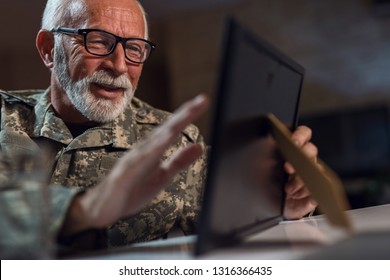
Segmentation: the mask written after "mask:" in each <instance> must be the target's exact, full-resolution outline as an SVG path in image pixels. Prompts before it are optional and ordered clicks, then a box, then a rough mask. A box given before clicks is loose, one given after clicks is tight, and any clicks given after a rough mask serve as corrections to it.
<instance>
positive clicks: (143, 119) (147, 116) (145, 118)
mask: <svg viewBox="0 0 390 280" xmlns="http://www.w3.org/2000/svg"><path fill="white" fill-rule="evenodd" d="M132 108H133V111H134V112H135V115H136V118H137V122H138V123H144V124H154V125H159V124H161V123H162V122H164V121H165V120H166V119H167V118H169V117H170V116H171V115H172V113H171V112H168V111H165V110H161V109H158V108H155V107H154V106H152V105H150V104H148V103H147V102H145V101H142V100H140V99H139V98H136V97H134V98H133V100H132ZM183 134H184V135H185V136H186V137H187V138H189V139H190V140H191V142H198V141H199V138H200V137H201V135H200V132H199V129H198V127H197V126H195V125H189V126H187V127H186V128H185V129H184V131H183Z"/></svg>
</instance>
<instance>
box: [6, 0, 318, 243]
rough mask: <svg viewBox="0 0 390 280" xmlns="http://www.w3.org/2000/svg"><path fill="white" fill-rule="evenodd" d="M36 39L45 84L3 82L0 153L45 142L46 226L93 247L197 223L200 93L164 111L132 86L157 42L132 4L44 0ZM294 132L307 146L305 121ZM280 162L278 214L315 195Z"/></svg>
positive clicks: (292, 212) (301, 210) (306, 204)
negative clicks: (282, 190) (49, 217)
mask: <svg viewBox="0 0 390 280" xmlns="http://www.w3.org/2000/svg"><path fill="white" fill-rule="evenodd" d="M36 46H37V49H38V51H39V54H40V56H41V58H42V61H43V63H44V64H45V65H46V67H47V68H48V69H49V70H50V72H51V82H50V87H49V88H48V89H47V90H46V91H22V92H17V91H13V92H1V102H2V113H1V114H2V115H1V137H0V138H1V139H0V141H1V146H2V149H3V152H4V153H5V155H6V156H7V157H9V158H12V156H13V154H14V153H16V152H17V151H19V150H20V148H23V149H31V150H36V149H39V148H41V147H44V148H45V150H46V151H47V152H48V160H47V170H50V184H51V185H59V186H62V187H53V188H54V190H55V191H53V195H52V203H53V209H54V212H55V213H54V219H55V221H53V225H55V226H53V232H54V233H55V234H58V236H60V237H61V238H60V239H61V241H62V242H65V243H67V244H72V245H75V246H79V245H86V244H87V243H89V244H88V247H94V248H96V247H99V246H101V245H102V246H119V245H123V244H129V243H132V242H140V241H147V240H152V239H156V238H159V237H162V236H164V235H166V234H167V233H168V232H169V231H171V230H172V229H173V228H175V227H179V228H181V230H183V232H185V233H194V232H196V220H197V216H198V214H199V210H200V202H201V195H202V187H203V183H204V177H205V169H206V166H205V165H206V164H205V153H204V148H205V144H204V142H203V140H202V136H201V135H200V134H199V131H198V129H197V128H196V127H195V126H193V125H190V123H191V122H193V121H194V120H195V119H196V118H197V117H198V116H199V115H200V114H201V113H202V111H204V109H206V107H207V98H205V97H204V96H199V97H197V98H195V99H194V100H191V101H189V102H187V103H186V104H184V105H183V106H182V107H181V108H180V109H179V110H178V111H177V112H176V113H174V114H173V115H171V114H169V113H167V112H164V111H161V110H158V109H155V108H153V107H151V106H150V105H148V104H146V103H144V102H142V101H141V100H139V99H137V98H136V97H134V92H135V90H136V88H137V84H138V81H139V78H140V76H141V72H142V67H143V63H144V62H145V61H146V59H147V58H148V56H149V55H150V53H151V52H152V51H153V49H154V48H155V46H154V44H153V43H152V42H150V41H148V27H147V22H146V17H145V12H144V10H143V8H142V6H141V5H140V3H139V2H138V1H135V0H118V1H112V0H48V2H47V5H46V9H45V12H44V16H43V20H42V29H41V30H40V31H39V32H38V35H37V40H36ZM293 137H294V139H295V141H296V142H297V144H298V145H299V146H301V147H302V149H304V151H305V152H307V154H309V155H310V156H312V157H313V158H314V157H316V155H317V150H316V147H315V146H314V145H313V144H311V143H310V142H309V141H310V138H311V131H310V129H308V128H307V127H299V128H298V129H297V130H296V131H295V132H294V134H293ZM286 171H287V172H288V173H290V174H291V180H290V181H289V182H288V183H287V185H286V193H287V195H286V204H285V210H284V216H285V217H286V218H288V219H296V218H301V217H302V216H304V215H306V214H307V213H309V212H310V211H312V210H313V209H314V207H315V206H316V202H315V201H313V200H312V199H311V197H310V194H309V193H308V191H307V189H306V188H305V187H304V185H303V183H302V181H301V180H300V179H299V178H298V177H296V176H294V169H293V168H292V167H291V166H290V165H288V164H286ZM92 237H93V238H92ZM86 240H87V241H88V242H86Z"/></svg>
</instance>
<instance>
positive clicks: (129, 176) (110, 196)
mask: <svg viewBox="0 0 390 280" xmlns="http://www.w3.org/2000/svg"><path fill="white" fill-rule="evenodd" d="M207 107H208V99H207V98H206V97H205V96H203V95H200V96H198V97H196V98H194V99H193V100H190V101H188V102H187V103H185V104H183V105H182V106H181V107H180V108H179V109H178V110H177V111H175V113H174V114H173V115H172V116H171V117H170V118H169V119H168V120H167V121H166V122H165V123H163V124H162V125H161V126H160V127H158V128H156V129H155V130H154V131H153V132H152V133H151V135H150V136H149V137H148V138H147V139H145V140H144V141H142V142H140V143H139V144H138V145H137V146H136V147H135V148H134V149H133V150H131V151H129V152H128V153H127V154H126V155H125V156H123V157H122V158H121V159H120V160H118V162H117V164H116V165H115V167H114V168H113V169H112V171H111V172H110V174H109V175H108V176H107V177H106V178H105V180H103V181H102V182H101V183H100V184H99V185H97V186H96V187H95V188H92V189H89V190H88V191H87V192H86V193H84V194H81V195H79V196H78V197H76V198H75V199H74V201H73V204H72V206H71V209H70V210H69V212H68V215H67V219H66V221H65V225H64V228H63V232H62V233H63V234H71V233H75V232H79V231H82V230H85V229H90V228H103V227H106V226H109V225H111V224H113V223H114V222H116V221H117V220H118V219H120V218H123V217H126V216H129V215H132V214H135V213H136V212H137V211H139V210H140V209H141V208H142V207H144V206H145V205H146V204H147V203H148V202H150V200H151V199H153V198H154V197H155V196H156V195H157V194H158V193H159V192H160V191H161V190H162V189H163V188H164V187H165V186H166V184H167V183H168V182H169V181H170V180H171V179H172V177H173V176H174V175H175V174H176V173H178V172H179V171H180V170H182V169H184V168H187V167H188V166H189V165H190V164H191V163H192V162H193V161H195V160H196V159H197V158H198V157H199V156H200V155H201V154H202V152H203V149H202V147H201V146H200V145H197V144H192V145H189V146H187V147H184V148H183V149H181V150H178V151H177V152H176V153H175V154H174V155H172V157H171V158H170V159H169V160H167V161H164V162H161V157H162V155H163V153H164V152H165V151H166V150H167V149H168V148H169V146H171V145H172V144H173V143H174V141H175V140H176V139H177V137H178V136H179V135H180V133H181V131H182V130H183V129H185V127H187V126H188V125H189V124H190V123H192V122H193V121H194V120H195V119H196V118H198V117H199V116H200V115H201V114H202V112H204V111H205V109H206V108H207Z"/></svg>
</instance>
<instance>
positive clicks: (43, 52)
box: [35, 29, 54, 69]
mask: <svg viewBox="0 0 390 280" xmlns="http://www.w3.org/2000/svg"><path fill="white" fill-rule="evenodd" d="M35 45H36V47H37V49H38V52H39V54H40V56H41V58H42V61H43V63H44V64H45V66H46V67H47V68H49V69H52V68H53V56H54V36H53V33H51V32H49V31H47V30H43V29H41V30H39V32H38V34H37V38H36V41H35Z"/></svg>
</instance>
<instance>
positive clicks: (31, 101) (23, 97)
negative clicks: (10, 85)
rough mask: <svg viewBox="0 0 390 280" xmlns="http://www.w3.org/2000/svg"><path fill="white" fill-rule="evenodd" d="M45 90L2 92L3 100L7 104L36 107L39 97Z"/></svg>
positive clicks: (0, 92)
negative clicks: (22, 104)
mask: <svg viewBox="0 0 390 280" xmlns="http://www.w3.org/2000/svg"><path fill="white" fill-rule="evenodd" d="M44 92H45V90H43V89H29V90H7V91H5V90H0V96H1V98H2V99H3V100H4V101H5V102H7V103H24V104H27V105H30V106H35V104H36V103H37V101H38V98H39V96H41V95H42V94H43V93H44Z"/></svg>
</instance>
